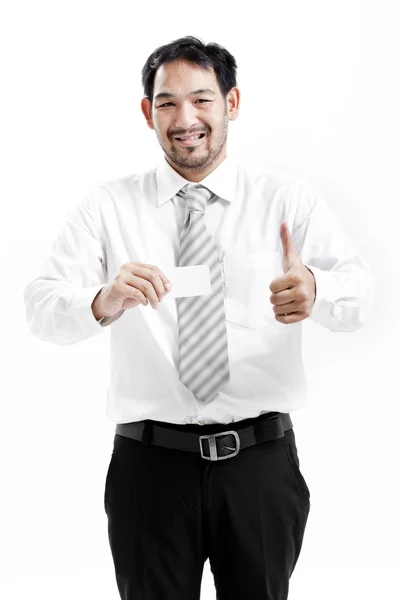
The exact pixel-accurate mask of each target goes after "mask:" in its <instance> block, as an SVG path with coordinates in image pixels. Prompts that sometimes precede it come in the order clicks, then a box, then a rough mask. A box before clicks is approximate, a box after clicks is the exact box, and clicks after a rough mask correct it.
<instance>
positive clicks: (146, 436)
mask: <svg viewBox="0 0 400 600" xmlns="http://www.w3.org/2000/svg"><path fill="white" fill-rule="evenodd" d="M152 433H153V430H152V425H151V423H150V421H149V419H146V420H145V421H144V427H143V433H142V446H148V445H149V444H150V442H151V434H152Z"/></svg>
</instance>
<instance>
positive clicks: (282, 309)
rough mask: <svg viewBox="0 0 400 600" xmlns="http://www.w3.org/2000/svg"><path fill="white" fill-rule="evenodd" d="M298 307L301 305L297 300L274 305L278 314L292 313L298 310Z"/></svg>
mask: <svg viewBox="0 0 400 600" xmlns="http://www.w3.org/2000/svg"><path fill="white" fill-rule="evenodd" d="M298 308H299V307H298V305H297V303H296V302H286V303H285V304H281V305H279V306H274V307H273V310H274V313H275V314H276V315H290V314H292V313H294V312H296V311H297V310H298Z"/></svg>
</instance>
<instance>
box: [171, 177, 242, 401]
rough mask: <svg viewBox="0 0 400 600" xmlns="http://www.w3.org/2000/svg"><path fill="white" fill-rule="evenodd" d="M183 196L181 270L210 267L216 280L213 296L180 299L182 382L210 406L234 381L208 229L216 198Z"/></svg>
mask: <svg viewBox="0 0 400 600" xmlns="http://www.w3.org/2000/svg"><path fill="white" fill-rule="evenodd" d="M178 196H181V197H183V198H184V201H185V204H186V207H187V212H186V218H185V221H184V223H183V227H182V230H181V234H180V240H179V262H178V265H179V266H180V267H184V266H188V265H204V264H208V265H209V268H210V276H211V292H210V293H209V294H206V295H203V296H188V297H181V298H175V300H176V304H177V313H178V328H179V379H180V381H181V382H182V383H183V384H184V385H185V386H186V387H187V388H188V389H189V390H190V391H191V392H192V393H193V394H194V395H195V396H196V397H197V398H198V399H199V400H202V401H203V402H209V401H210V400H212V399H213V398H214V396H215V395H216V394H217V393H218V391H219V390H220V388H221V387H222V385H223V384H224V383H225V382H227V381H229V379H230V373H229V356H228V340H227V333H226V322H225V306H224V284H223V279H222V274H221V263H220V257H219V252H218V248H217V246H216V245H215V243H214V242H213V239H212V236H211V235H210V234H209V232H208V230H207V228H206V223H205V208H206V204H207V200H209V199H210V198H211V197H212V196H213V193H212V192H210V190H208V189H207V188H206V187H204V186H203V185H201V184H196V185H195V186H192V187H191V186H190V184H186V185H185V186H184V187H183V188H182V189H181V190H180V191H179V192H178Z"/></svg>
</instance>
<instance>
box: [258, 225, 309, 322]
mask: <svg viewBox="0 0 400 600" xmlns="http://www.w3.org/2000/svg"><path fill="white" fill-rule="evenodd" d="M280 236H281V242H282V248H283V270H284V273H285V274H284V275H281V276H280V277H277V278H276V279H274V280H273V281H272V283H271V285H270V286H269V289H270V290H271V292H272V296H270V301H271V304H273V305H274V313H275V319H276V320H277V321H279V322H280V323H286V324H289V323H297V322H298V321H303V319H307V318H308V317H309V316H310V315H311V311H312V307H313V306H314V302H315V297H316V285H315V277H314V274H313V273H312V271H310V269H309V268H308V267H305V266H304V265H303V263H302V261H301V258H300V255H299V253H298V252H297V249H296V247H295V245H294V243H293V240H292V238H291V235H290V231H289V228H288V226H287V224H286V223H282V224H281V228H280Z"/></svg>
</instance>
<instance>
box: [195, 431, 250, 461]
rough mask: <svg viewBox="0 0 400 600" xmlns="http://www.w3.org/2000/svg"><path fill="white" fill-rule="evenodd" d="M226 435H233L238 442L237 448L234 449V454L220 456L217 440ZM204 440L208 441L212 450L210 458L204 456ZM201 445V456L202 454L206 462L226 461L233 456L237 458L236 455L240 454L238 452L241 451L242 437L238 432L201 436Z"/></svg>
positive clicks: (222, 432)
mask: <svg viewBox="0 0 400 600" xmlns="http://www.w3.org/2000/svg"><path fill="white" fill-rule="evenodd" d="M225 435H233V437H234V438H235V440H236V448H234V452H232V453H231V454H227V455H226V456H218V452H217V444H216V442H215V438H217V437H221V436H225ZM204 439H207V440H208V445H209V448H210V456H205V455H204V454H203V446H202V443H201V440H204ZM199 444H200V454H201V457H202V458H204V459H206V460H224V459H225V458H232V457H233V456H236V454H238V452H239V450H240V437H239V435H238V433H237V431H221V432H220V433H212V434H210V435H200V436H199Z"/></svg>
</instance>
